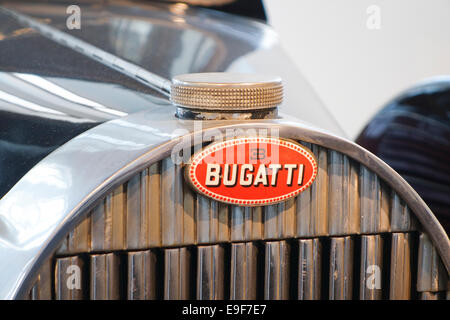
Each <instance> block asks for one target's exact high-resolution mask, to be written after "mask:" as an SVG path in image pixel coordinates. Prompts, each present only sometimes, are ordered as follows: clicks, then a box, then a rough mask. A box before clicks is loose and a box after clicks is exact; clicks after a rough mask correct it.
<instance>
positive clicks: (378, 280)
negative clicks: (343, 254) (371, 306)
mask: <svg viewBox="0 0 450 320" xmlns="http://www.w3.org/2000/svg"><path fill="white" fill-rule="evenodd" d="M382 270H383V238H382V237H381V235H364V236H362V237H361V276H360V289H359V297H360V299H361V300H379V299H381V298H382V285H383V279H382V276H383V272H382Z"/></svg>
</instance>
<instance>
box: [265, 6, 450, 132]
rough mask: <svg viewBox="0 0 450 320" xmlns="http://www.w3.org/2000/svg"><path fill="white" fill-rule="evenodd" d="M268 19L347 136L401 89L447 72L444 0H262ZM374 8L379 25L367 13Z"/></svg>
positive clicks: (449, 20)
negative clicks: (371, 22) (371, 26)
mask: <svg viewBox="0 0 450 320" xmlns="http://www.w3.org/2000/svg"><path fill="white" fill-rule="evenodd" d="M264 4H265V7H266V12H267V15H268V18H269V23H270V24H271V25H272V26H273V27H274V29H275V30H276V31H277V32H278V34H279V35H280V40H281V43H282V45H283V47H284V48H285V50H286V51H287V53H288V54H289V55H290V57H291V58H292V59H293V60H294V61H295V63H296V65H297V67H298V69H299V70H300V71H301V72H302V73H303V75H304V76H305V77H306V79H307V80H308V81H309V82H310V83H311V85H312V86H313V88H314V89H315V90H316V92H317V94H318V95H319V97H320V98H321V99H322V101H323V102H324V104H325V105H326V106H327V107H328V108H329V109H330V111H331V112H332V113H333V115H334V116H335V117H336V119H337V120H338V122H339V124H340V125H341V126H342V128H343V129H344V131H345V132H346V133H347V135H348V137H349V138H351V139H354V138H355V137H356V136H357V134H358V133H359V132H360V130H361V129H362V128H363V127H364V125H365V124H366V123H367V122H368V121H369V120H370V118H371V117H373V115H374V114H375V113H376V112H377V111H378V110H379V109H380V108H381V107H382V106H383V105H384V104H385V103H386V102H388V101H389V100H390V99H392V98H393V97H395V96H396V95H398V94H399V93H400V92H401V91H402V90H405V89H407V88H408V87H410V86H412V85H413V84H415V83H417V82H418V81H421V80H423V79H425V78H429V77H432V76H437V75H444V74H447V75H448V74H450V0H384V1H381V0H375V1H367V0H264ZM371 5H377V6H378V7H379V8H380V13H381V16H380V17H381V20H380V22H381V24H380V27H381V28H380V29H379V30H376V29H375V30H373V29H372V30H371V29H369V28H367V19H368V18H369V16H370V14H368V13H367V12H366V10H367V8H368V7H369V6H371Z"/></svg>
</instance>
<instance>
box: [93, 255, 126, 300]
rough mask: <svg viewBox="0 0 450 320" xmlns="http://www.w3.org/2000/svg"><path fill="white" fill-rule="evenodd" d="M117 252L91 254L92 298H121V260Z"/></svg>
mask: <svg viewBox="0 0 450 320" xmlns="http://www.w3.org/2000/svg"><path fill="white" fill-rule="evenodd" d="M119 259H120V258H119V256H118V255H117V254H115V253H107V254H93V255H91V265H90V268H91V274H90V298H91V300H118V299H120V280H121V279H120V260H119Z"/></svg>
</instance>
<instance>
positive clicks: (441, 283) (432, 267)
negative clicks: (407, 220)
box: [417, 233, 448, 292]
mask: <svg viewBox="0 0 450 320" xmlns="http://www.w3.org/2000/svg"><path fill="white" fill-rule="evenodd" d="M418 261H419V263H418V271H417V291H419V292H424V291H430V292H438V291H446V290H447V283H448V274H447V272H446V270H445V267H444V265H443V264H442V260H441V258H440V257H439V255H438V253H437V251H436V248H435V247H434V246H433V244H432V243H431V240H430V238H429V237H428V236H427V235H426V234H424V233H421V234H420V238H419V259H418Z"/></svg>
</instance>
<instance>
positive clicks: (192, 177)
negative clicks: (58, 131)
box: [189, 137, 317, 205]
mask: <svg viewBox="0 0 450 320" xmlns="http://www.w3.org/2000/svg"><path fill="white" fill-rule="evenodd" d="M244 143H271V144H277V145H280V146H283V147H287V148H289V149H292V150H294V151H297V152H300V153H301V154H302V155H303V156H305V157H306V159H308V160H309V162H310V163H311V165H312V167H313V174H312V176H311V178H310V179H309V181H308V182H307V183H306V184H305V185H303V186H302V187H300V188H299V189H297V190H295V191H293V192H291V193H288V194H286V195H283V196H279V197H274V198H269V199H261V200H244V199H236V198H231V197H226V196H222V195H219V194H217V193H214V192H211V191H209V190H207V189H206V188H205V187H203V186H202V185H201V184H200V182H199V181H198V180H197V178H196V177H195V169H196V168H197V166H198V164H199V163H200V162H201V161H202V160H203V159H204V158H205V157H206V156H208V155H210V154H211V153H213V152H216V151H219V150H221V149H224V148H226V147H231V146H236V145H240V144H244ZM316 176H317V163H316V160H315V159H314V157H313V156H312V155H311V154H310V153H309V152H308V151H306V150H305V149H304V148H303V147H300V146H299V145H297V144H295V143H292V142H289V141H286V140H279V139H274V138H265V137H258V138H237V139H233V140H227V141H223V142H219V143H217V144H215V145H212V146H210V147H207V149H206V150H204V151H202V152H200V153H199V154H197V155H196V156H195V157H194V158H193V159H192V163H191V166H190V168H189V178H190V180H191V182H192V184H193V185H194V186H195V187H196V188H197V189H198V190H199V191H200V192H201V193H203V194H204V195H207V196H209V197H211V198H213V199H215V200H219V201H222V202H227V203H230V204H237V205H262V204H264V205H267V204H270V203H273V202H280V201H283V200H287V199H289V198H291V197H294V196H296V195H297V194H299V193H300V192H302V191H304V190H305V189H307V188H308V187H310V186H311V184H312V183H313V182H314V180H315V179H316Z"/></svg>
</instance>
